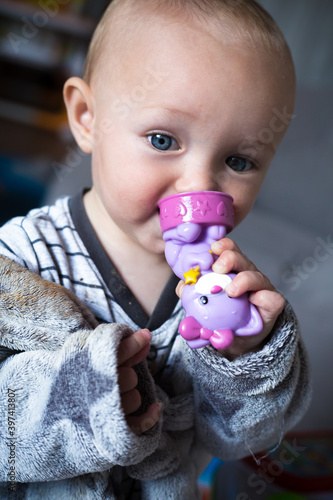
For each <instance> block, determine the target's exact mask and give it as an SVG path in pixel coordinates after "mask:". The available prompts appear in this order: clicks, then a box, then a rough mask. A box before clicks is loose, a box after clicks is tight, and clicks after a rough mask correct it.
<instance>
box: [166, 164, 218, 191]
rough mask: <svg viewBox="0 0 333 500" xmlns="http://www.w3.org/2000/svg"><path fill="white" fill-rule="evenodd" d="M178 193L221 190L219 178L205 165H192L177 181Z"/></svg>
mask: <svg viewBox="0 0 333 500" xmlns="http://www.w3.org/2000/svg"><path fill="white" fill-rule="evenodd" d="M175 187H176V191H177V192H178V193H185V192H191V191H216V190H219V183H218V178H217V176H216V175H215V173H214V172H213V170H212V169H211V168H208V167H207V166H205V165H198V166H195V165H192V166H191V168H188V169H185V170H184V171H183V172H182V174H181V175H180V177H179V178H178V179H177V181H176V185H175Z"/></svg>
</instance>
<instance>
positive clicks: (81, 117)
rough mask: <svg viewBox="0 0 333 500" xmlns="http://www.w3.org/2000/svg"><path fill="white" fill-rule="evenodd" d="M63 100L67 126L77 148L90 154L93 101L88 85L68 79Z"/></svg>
mask: <svg viewBox="0 0 333 500" xmlns="http://www.w3.org/2000/svg"><path fill="white" fill-rule="evenodd" d="M64 100H65V104H66V108H67V115H68V121H69V125H70V128H71V131H72V133H73V135H74V137H75V140H76V142H77V144H78V146H79V147H80V148H81V149H82V151H84V152H85V153H91V151H92V139H93V136H92V135H93V122H94V101H93V96H92V92H91V89H90V87H89V85H88V84H87V83H86V82H85V81H84V80H82V79H81V78H78V77H72V78H70V79H69V80H67V82H66V83H65V86H64Z"/></svg>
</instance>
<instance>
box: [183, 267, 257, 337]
mask: <svg viewBox="0 0 333 500" xmlns="http://www.w3.org/2000/svg"><path fill="white" fill-rule="evenodd" d="M235 276H236V275H235V274H232V273H231V274H217V273H214V272H211V273H207V274H205V275H203V276H201V277H200V278H199V279H198V281H197V283H196V284H194V285H187V286H186V287H185V289H184V291H183V294H182V303H183V307H184V309H185V311H186V315H187V316H193V317H194V318H195V319H196V320H197V321H198V322H199V323H200V324H201V326H203V327H204V328H208V329H209V330H222V329H230V330H233V331H234V332H236V331H237V329H238V328H240V327H242V326H246V325H247V324H248V323H249V322H250V321H251V313H252V311H251V308H250V304H249V302H248V297H247V294H243V295H241V296H240V297H237V298H236V299H235V298H230V297H229V296H228V295H227V294H226V293H225V291H224V290H225V288H226V286H227V285H228V284H229V283H231V281H232V279H233V278H234V277H235Z"/></svg>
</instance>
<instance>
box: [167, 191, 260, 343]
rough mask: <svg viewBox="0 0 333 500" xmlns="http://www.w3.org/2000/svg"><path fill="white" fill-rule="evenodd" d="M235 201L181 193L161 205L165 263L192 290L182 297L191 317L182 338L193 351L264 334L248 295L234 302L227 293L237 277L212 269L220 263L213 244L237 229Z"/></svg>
mask: <svg viewBox="0 0 333 500" xmlns="http://www.w3.org/2000/svg"><path fill="white" fill-rule="evenodd" d="M232 202H233V199H232V197H231V196H229V195H227V194H225V193H220V192H216V191H196V192H190V193H180V194H175V195H172V196H167V197H166V198H163V199H162V200H160V202H159V207H160V223H161V228H162V232H163V239H164V240H165V242H166V246H165V257H166V260H167V262H168V264H169V265H170V267H171V268H172V269H173V271H174V273H175V274H176V275H177V276H178V277H179V278H180V279H183V280H184V281H185V284H186V285H187V286H186V287H185V289H184V291H183V293H182V305H183V307H184V309H185V312H186V318H184V319H183V321H182V322H181V323H180V325H179V333H180V334H181V335H182V337H184V338H185V339H186V341H187V344H188V345H189V346H190V347H191V348H193V349H198V348H199V347H204V346H206V345H208V344H209V343H211V344H212V345H213V346H214V347H215V348H216V349H226V348H227V347H228V346H230V345H231V344H232V342H233V338H234V335H255V334H257V333H259V332H260V331H261V330H262V319H261V317H260V314H259V312H258V311H257V309H256V307H255V306H254V305H253V304H251V303H250V302H249V300H248V294H243V295H241V296H240V297H237V298H231V297H228V295H227V294H226V293H225V292H224V289H225V287H226V286H227V285H228V284H229V283H230V282H231V281H232V279H233V278H234V277H235V276H236V275H235V274H233V273H230V274H218V273H214V272H213V271H212V269H211V267H212V264H213V263H214V260H215V259H216V258H217V257H216V256H215V255H213V253H212V252H211V244H212V243H213V242H214V241H217V240H219V239H221V238H224V236H225V235H226V234H227V233H228V232H230V231H231V230H232V229H233V225H234V210H233V206H232Z"/></svg>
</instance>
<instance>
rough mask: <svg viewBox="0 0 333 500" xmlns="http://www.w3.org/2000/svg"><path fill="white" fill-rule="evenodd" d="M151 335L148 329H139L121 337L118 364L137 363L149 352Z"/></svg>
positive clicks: (130, 364)
mask: <svg viewBox="0 0 333 500" xmlns="http://www.w3.org/2000/svg"><path fill="white" fill-rule="evenodd" d="M151 338H152V335H151V333H150V331H149V330H139V331H137V332H135V333H133V334H132V335H130V336H129V337H127V338H125V339H123V340H122V341H121V342H120V344H119V348H118V366H121V365H122V364H124V363H126V364H127V365H129V366H133V365H135V364H138V363H139V362H140V361H142V360H143V359H145V357H146V356H147V354H148V352H149V342H150V341H151Z"/></svg>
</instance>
